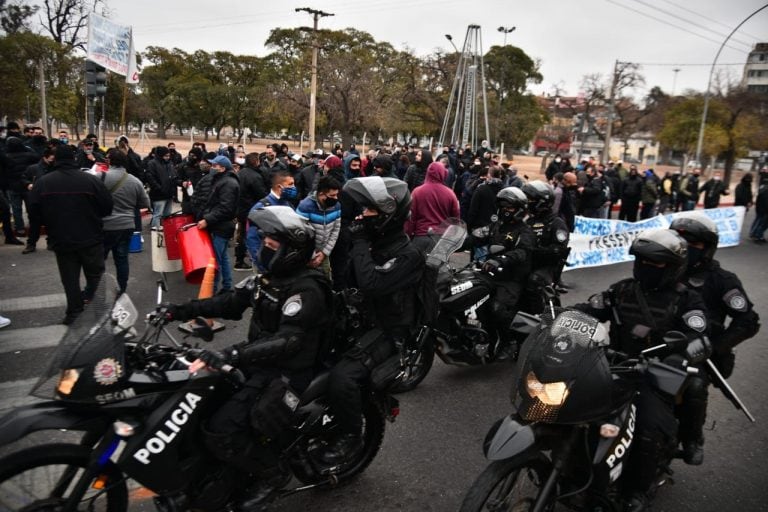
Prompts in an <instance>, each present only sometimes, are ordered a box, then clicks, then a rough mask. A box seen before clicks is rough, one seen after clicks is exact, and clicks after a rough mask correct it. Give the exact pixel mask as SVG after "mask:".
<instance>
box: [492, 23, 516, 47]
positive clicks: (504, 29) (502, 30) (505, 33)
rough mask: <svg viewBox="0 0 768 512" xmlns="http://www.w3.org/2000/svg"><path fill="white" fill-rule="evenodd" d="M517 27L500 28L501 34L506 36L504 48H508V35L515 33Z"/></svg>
mask: <svg viewBox="0 0 768 512" xmlns="http://www.w3.org/2000/svg"><path fill="white" fill-rule="evenodd" d="M516 28H517V27H499V28H498V29H496V30H498V31H499V32H502V33H503V34H504V46H507V34H509V33H511V32H514V31H515V29H516Z"/></svg>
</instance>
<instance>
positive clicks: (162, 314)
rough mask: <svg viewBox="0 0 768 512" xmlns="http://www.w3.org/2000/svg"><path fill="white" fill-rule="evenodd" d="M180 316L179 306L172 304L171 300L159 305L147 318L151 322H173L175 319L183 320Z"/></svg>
mask: <svg viewBox="0 0 768 512" xmlns="http://www.w3.org/2000/svg"><path fill="white" fill-rule="evenodd" d="M180 316H181V315H180V308H179V306H177V305H176V304H171V303H170V302H163V303H162V304H160V305H159V306H157V307H156V308H155V310H154V311H153V312H151V313H150V314H149V315H147V319H148V320H149V323H151V324H157V323H163V324H167V323H168V322H173V321H174V320H181V318H179V317H180Z"/></svg>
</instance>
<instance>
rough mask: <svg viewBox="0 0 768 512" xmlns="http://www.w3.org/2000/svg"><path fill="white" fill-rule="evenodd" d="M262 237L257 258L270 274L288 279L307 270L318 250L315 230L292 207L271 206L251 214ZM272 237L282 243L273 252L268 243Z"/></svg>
mask: <svg viewBox="0 0 768 512" xmlns="http://www.w3.org/2000/svg"><path fill="white" fill-rule="evenodd" d="M248 220H249V221H251V222H252V223H253V224H254V225H255V226H256V228H257V229H258V230H259V233H260V235H261V237H262V243H261V248H260V249H259V252H258V254H257V255H256V259H257V260H258V263H259V264H260V265H261V266H262V267H263V268H264V269H265V270H266V272H267V273H269V274H271V275H273V276H275V277H284V276H288V275H291V274H292V273H293V272H295V271H297V270H299V269H302V268H304V267H306V265H307V263H309V260H310V259H311V258H312V253H313V252H314V250H315V229H314V228H313V227H312V225H311V224H310V223H309V220H307V219H305V218H304V217H302V216H301V215H299V214H298V213H296V212H295V211H294V210H293V208H291V207H290V206H268V207H266V208H259V209H256V210H252V211H251V212H250V213H249V214H248ZM265 237H270V238H273V239H275V240H277V241H278V242H280V247H279V248H277V249H272V248H270V247H267V245H266V244H265V243H264V238H265Z"/></svg>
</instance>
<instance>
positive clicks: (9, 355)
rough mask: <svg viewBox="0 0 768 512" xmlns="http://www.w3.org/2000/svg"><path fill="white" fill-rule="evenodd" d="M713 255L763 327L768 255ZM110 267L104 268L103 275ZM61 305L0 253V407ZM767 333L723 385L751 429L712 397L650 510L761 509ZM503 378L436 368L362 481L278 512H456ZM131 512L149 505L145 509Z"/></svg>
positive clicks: (51, 276)
mask: <svg viewBox="0 0 768 512" xmlns="http://www.w3.org/2000/svg"><path fill="white" fill-rule="evenodd" d="M749 222H751V215H748V217H747V224H749ZM147 238H148V237H147ZM718 257H719V259H720V260H721V262H722V263H723V265H724V266H725V267H726V268H729V269H732V270H734V271H736V272H737V273H738V274H739V275H740V276H741V278H742V280H743V281H744V283H745V285H746V287H747V291H748V293H749V294H750V297H751V298H752V300H753V302H755V303H756V304H757V310H758V312H759V314H760V316H761V317H762V318H763V319H764V323H766V322H768V287H766V286H765V285H764V283H766V282H768V271H766V263H767V262H768V247H762V246H756V245H754V244H752V243H750V242H744V243H743V244H742V245H741V246H740V247H736V248H731V249H724V250H721V251H720V252H719V253H718ZM131 266H132V269H131V270H132V277H131V281H130V283H129V294H130V295H131V297H132V299H133V300H134V302H135V303H136V305H137V306H138V307H139V309H140V310H141V311H149V310H151V309H152V307H153V304H154V301H155V293H156V290H155V287H154V282H155V279H156V276H155V275H153V273H152V272H151V269H150V253H149V252H148V251H145V252H143V253H138V254H133V255H131ZM112 268H113V267H112V264H111V263H109V264H108V269H112ZM630 272H631V269H630V266H629V265H628V264H620V265H615V266H610V267H600V268H596V269H586V270H578V271H573V272H569V273H567V274H566V280H567V281H568V282H570V283H572V284H573V286H574V289H573V291H572V292H571V293H569V294H568V295H566V296H565V297H564V303H565V304H573V303H575V302H579V301H582V300H584V299H586V298H587V297H588V296H589V295H590V294H591V293H594V292H595V291H598V290H602V289H604V288H606V287H607V286H608V285H609V284H610V283H612V282H614V281H617V280H618V279H621V278H623V277H625V276H627V275H628V274H629V273H630ZM237 276H238V274H237V273H236V276H235V277H236V278H237ZM169 286H170V291H169V293H168V295H167V298H168V299H169V300H176V301H180V300H183V299H184V298H187V297H192V296H194V295H195V294H196V293H197V287H195V286H192V285H187V284H185V283H184V282H183V279H182V278H181V276H180V275H179V274H174V275H171V276H169ZM63 305H64V297H63V293H62V289H61V285H60V283H59V279H58V275H57V272H56V265H55V261H54V258H53V254H52V253H50V252H47V251H45V250H39V251H38V252H36V253H33V254H30V255H25V256H22V255H21V250H20V248H17V247H13V246H0V314H3V315H5V316H8V317H10V318H11V319H12V320H13V324H12V325H11V326H10V327H8V328H5V329H3V330H0V369H1V370H2V371H1V372H0V409H7V408H9V407H12V406H14V405H18V404H20V403H26V402H27V401H28V400H29V397H27V396H26V392H27V390H28V389H29V388H30V386H31V385H32V384H33V383H34V380H35V376H36V375H38V374H39V373H40V372H41V371H42V370H43V368H44V367H45V364H46V362H47V358H48V357H49V355H50V353H51V346H50V345H51V343H52V342H54V341H55V340H56V337H57V335H58V334H60V333H61V329H62V328H61V327H60V326H58V325H56V324H57V322H58V321H59V320H60V319H61V317H63ZM766 332H768V331H765V330H764V331H763V332H762V333H760V334H759V335H758V337H757V339H754V340H752V341H751V342H749V343H747V344H745V345H744V346H743V347H740V348H739V349H738V362H737V364H738V368H737V372H736V375H735V376H734V377H733V378H732V380H731V382H732V385H733V386H734V387H735V388H736V389H737V391H738V392H739V393H740V394H741V396H742V398H743V399H744V401H745V402H746V403H747V404H748V405H749V407H750V408H751V409H752V412H753V414H754V415H755V416H756V417H757V419H758V423H756V424H749V423H748V422H747V421H746V419H745V418H744V417H743V415H742V414H741V413H740V412H738V411H736V410H735V409H734V408H733V407H732V406H731V405H730V403H729V402H727V401H725V399H723V398H722V397H721V396H720V395H718V394H717V393H718V392H717V391H714V392H713V396H712V399H711V402H710V420H709V421H708V425H707V428H708V431H707V434H706V436H707V444H706V455H705V464H704V465H703V466H700V467H688V466H685V465H683V464H682V463H676V464H675V466H674V469H675V472H676V473H675V479H676V482H677V484H676V485H674V486H672V487H670V488H667V489H664V490H663V491H662V492H660V494H659V497H658V498H657V502H656V504H657V506H656V510H667V511H712V512H714V511H731V510H739V511H741V512H751V511H759V510H768V505H766V498H768V489H766V485H765V482H768V457H767V455H768V429H766V428H765V426H764V425H765V422H766V421H768V401H766V400H765V399H764V397H765V394H766V391H767V390H768V385H767V384H766V382H765V379H764V376H765V375H766V374H768V353H766V350H765V348H764V347H765V338H766ZM244 336H245V328H244V327H243V326H242V325H241V326H237V325H235V324H233V323H232V322H227V330H226V331H225V332H223V333H221V334H219V335H217V340H216V342H215V344H217V345H225V344H229V343H234V342H237V341H240V340H242V339H243V338H244ZM511 374H512V372H511V367H510V366H509V365H503V364H498V365H493V366H490V367H486V368H457V367H448V366H445V365H443V364H442V363H440V362H439V361H438V362H436V364H435V367H434V368H433V370H432V372H431V373H430V375H429V376H428V377H427V378H426V380H425V381H424V382H423V383H422V384H421V385H420V386H419V388H418V389H416V390H415V391H413V392H411V393H408V394H406V395H402V396H401V397H400V399H401V414H400V417H398V419H397V421H396V422H395V423H394V424H388V425H387V432H386V436H385V440H384V444H383V446H382V450H381V452H380V454H379V456H378V457H377V458H376V460H375V461H374V462H373V464H372V465H371V466H370V468H369V469H368V470H367V471H366V472H365V473H364V474H363V475H361V476H360V477H359V478H358V479H356V480H355V481H354V482H353V483H351V484H350V485H347V486H344V487H342V488H339V489H332V490H327V491H310V492H306V493H303V494H298V495H294V496H291V497H288V498H285V499H284V500H282V501H281V502H279V503H278V504H276V506H275V507H274V510H277V511H281V512H288V511H294V510H311V511H314V510H329V511H330V510H333V511H338V512H345V511H350V512H351V511H355V512H373V511H377V512H384V511H386V512H389V511H450V510H456V509H457V508H458V505H459V504H460V502H461V500H462V497H463V495H464V493H465V492H466V490H467V489H468V487H469V486H470V485H471V483H472V481H473V480H474V478H475V477H476V476H477V475H478V473H479V472H480V471H481V470H482V468H483V467H484V466H485V460H484V459H483V456H482V453H481V451H480V446H481V442H482V439H483V437H484V436H485V433H486V431H487V429H488V427H489V426H490V425H491V424H492V423H493V421H494V420H495V419H496V418H498V417H500V416H503V415H505V414H506V412H507V411H508V409H509V398H508V395H509V389H510V379H511ZM59 435H60V436H65V435H66V434H59ZM42 439H44V436H40V435H38V436H35V437H33V438H32V439H31V440H26V441H24V442H23V443H18V444H16V445H13V446H11V447H6V448H5V449H3V450H2V453H5V452H7V451H8V450H14V449H18V448H19V447H20V446H22V445H24V444H30V443H35V442H40V441H41V440H42ZM169 470H172V468H169ZM132 510H142V511H143V510H153V508H152V507H151V506H150V505H149V504H148V503H147V502H146V501H144V502H138V503H136V504H135V506H134V507H133V509H132Z"/></svg>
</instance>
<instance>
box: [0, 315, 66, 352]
mask: <svg viewBox="0 0 768 512" xmlns="http://www.w3.org/2000/svg"><path fill="white" fill-rule="evenodd" d="M1 311H3V310H2V309H0V312H1ZM66 330H67V326H66V325H46V326H45V327H29V328H26V329H3V330H2V331H0V354H6V353H8V352H18V351H23V350H34V349H37V348H47V347H55V346H56V345H57V344H58V343H59V340H61V338H62V337H63V336H64V332H66Z"/></svg>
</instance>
